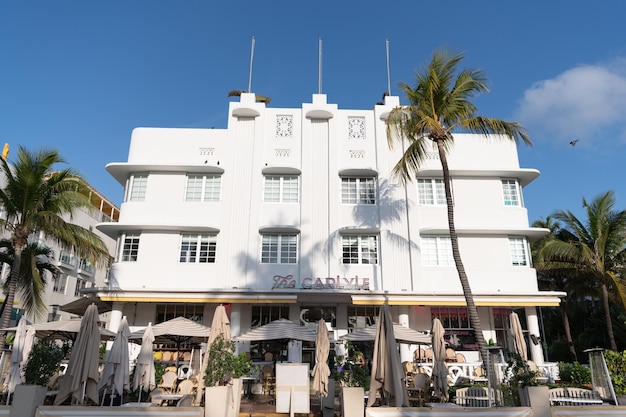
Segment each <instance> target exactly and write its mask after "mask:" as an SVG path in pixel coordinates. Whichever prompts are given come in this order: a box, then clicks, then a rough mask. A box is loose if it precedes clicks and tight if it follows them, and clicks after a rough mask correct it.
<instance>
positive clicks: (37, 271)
mask: <svg viewBox="0 0 626 417" xmlns="http://www.w3.org/2000/svg"><path fill="white" fill-rule="evenodd" d="M14 255H15V253H14V250H13V246H11V241H10V240H8V239H2V240H0V264H2V263H5V264H7V265H12V264H13V256H14ZM53 257H54V254H53V252H52V249H50V248H49V247H47V246H42V245H38V244H37V243H29V244H27V245H26V246H25V247H24V250H23V251H22V261H21V265H20V275H19V278H18V282H17V287H16V294H18V295H20V299H21V300H22V303H23V305H24V310H26V312H27V313H28V314H30V315H32V316H34V317H42V316H43V315H44V314H45V313H46V312H47V311H48V309H47V306H46V300H45V299H44V291H45V288H46V285H47V283H48V282H47V279H46V271H48V273H50V274H52V275H53V276H56V275H57V274H58V272H59V268H57V267H56V265H54V264H53V263H52V262H51V259H52V258H53ZM3 290H4V293H5V294H6V293H7V292H8V290H9V280H7V281H5V282H4V288H3ZM5 301H6V298H5ZM5 306H6V303H3V304H2V309H0V312H1V311H3V309H4V308H5ZM0 314H1V313H0Z"/></svg>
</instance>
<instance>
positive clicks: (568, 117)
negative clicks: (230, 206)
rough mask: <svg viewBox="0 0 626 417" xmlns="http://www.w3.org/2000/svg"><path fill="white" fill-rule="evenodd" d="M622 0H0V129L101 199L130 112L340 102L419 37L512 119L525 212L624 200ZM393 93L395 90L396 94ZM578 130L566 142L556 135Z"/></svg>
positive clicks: (421, 53) (122, 150)
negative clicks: (520, 133) (527, 143)
mask: <svg viewBox="0 0 626 417" xmlns="http://www.w3.org/2000/svg"><path fill="white" fill-rule="evenodd" d="M625 14H626V2H623V1H621V0H605V1H601V2H589V1H587V2H582V1H578V0H570V1H559V0H555V1H535V0H527V1H524V2H508V1H502V0H490V1H480V0H477V1H473V2H468V1H461V0H458V1H438V2H419V1H415V0H412V1H393V2H387V3H384V2H373V1H363V0H361V1H351V0H344V1H327V0H320V1H316V2H302V1H297V0H291V1H283V0H275V1H265V2H261V1H246V0H241V1H238V2H231V1H222V2H211V1H206V0H185V1H162V0H133V1H118V0H107V1H96V0H93V1H78V0H75V1H71V0H58V1H44V0H41V1H29V0H25V1H2V2H0V144H2V143H5V142H8V143H9V144H10V146H11V151H12V153H11V155H10V156H9V160H11V156H14V155H15V153H16V151H17V148H18V146H19V145H22V146H25V147H26V148H28V149H32V150H35V149H39V148H42V147H46V148H55V149H57V150H59V151H60V153H61V154H62V155H63V156H64V157H65V159H66V160H67V162H68V163H69V164H70V165H71V166H72V167H74V168H75V169H76V170H78V171H79V172H80V173H81V174H82V175H83V176H84V177H85V178H86V179H87V180H88V181H89V182H90V183H92V185H94V186H95V187H96V188H97V189H98V190H100V191H101V192H102V193H104V194H105V195H106V196H107V197H108V198H110V199H111V200H112V201H114V202H116V203H118V204H119V203H121V200H122V194H123V189H122V186H121V185H119V184H118V183H117V182H116V181H115V180H113V178H112V177H110V176H109V175H108V173H107V172H106V170H105V165H106V164H107V163H110V162H123V161H126V159H127V153H128V147H129V140H130V134H131V131H132V129H133V128H135V127H140V126H155V127H194V128H197V127H207V128H209V127H216V128H225V127H226V122H227V110H228V101H229V100H230V99H229V98H228V97H227V94H228V92H229V91H230V90H232V89H242V90H244V89H247V87H248V73H249V61H250V49H251V39H252V37H254V38H255V54H254V65H253V77H252V91H253V92H255V93H257V94H263V95H266V96H269V97H271V98H272V102H271V103H270V106H271V107H299V106H300V105H301V103H303V102H310V101H311V96H312V94H314V93H317V90H318V40H319V38H321V39H322V41H323V48H322V49H323V62H322V92H323V93H324V94H326V95H327V97H328V101H329V102H330V103H336V104H338V105H339V107H340V108H344V109H350V108H353V109H365V108H370V107H371V106H373V105H374V104H375V103H376V102H377V101H379V100H380V99H381V95H382V93H383V92H385V91H386V90H387V68H386V56H385V40H386V39H388V40H389V50H390V75H391V76H390V78H391V92H392V94H393V95H400V92H399V90H398V88H397V84H398V83H399V82H401V81H404V82H409V83H412V82H413V80H414V72H415V70H416V69H417V68H418V67H420V66H421V65H423V64H424V63H425V62H426V61H427V60H428V59H429V57H430V56H431V54H432V52H433V50H435V49H437V48H446V49H449V50H451V51H453V52H464V53H465V54H466V59H465V60H464V65H465V66H471V67H477V68H481V69H483V70H484V71H485V73H486V75H487V77H488V78H489V80H490V84H489V85H490V90H491V91H490V93H487V94H484V95H482V96H480V97H478V98H477V99H476V100H475V103H476V105H477V106H478V109H479V112H480V113H481V114H483V115H485V116H491V117H497V118H502V119H507V120H516V121H519V122H521V123H523V124H524V126H526V127H527V128H528V130H529V133H530V135H531V137H532V139H533V141H534V143H535V146H534V147H532V148H520V151H519V153H520V163H521V166H522V167H525V168H537V169H539V170H540V171H541V173H542V175H541V176H540V177H539V178H538V179H537V180H535V181H534V182H533V183H531V184H530V185H529V186H528V187H526V189H525V191H524V196H525V203H526V206H527V207H528V211H529V218H530V220H531V221H533V220H535V219H537V218H539V217H541V216H543V217H545V216H546V215H548V214H550V213H552V212H553V211H554V210H556V209H569V210H572V211H574V212H575V213H577V214H579V215H580V214H582V213H581V211H580V207H581V200H582V197H583V196H584V197H587V198H588V199H591V198H593V197H595V196H596V195H598V194H600V193H603V192H605V191H608V190H614V191H615V192H616V195H617V208H619V209H624V208H626V204H624V201H626V185H625V181H624V172H625V170H624V168H623V166H624V164H625V162H626V161H625V160H624V155H625V152H624V151H625V150H626V50H625V49H626V44H624V29H623V16H624V15H625ZM401 102H403V103H404V102H405V100H404V98H403V97H402V96H401ZM573 139H579V142H578V144H577V145H576V146H575V147H574V146H571V145H570V144H569V142H570V141H572V140H573Z"/></svg>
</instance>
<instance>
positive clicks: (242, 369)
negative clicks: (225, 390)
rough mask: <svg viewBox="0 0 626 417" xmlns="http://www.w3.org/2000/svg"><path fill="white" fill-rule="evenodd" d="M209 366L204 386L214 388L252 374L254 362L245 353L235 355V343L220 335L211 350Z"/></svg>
mask: <svg viewBox="0 0 626 417" xmlns="http://www.w3.org/2000/svg"><path fill="white" fill-rule="evenodd" d="M208 355H209V358H208V363H209V364H208V366H207V368H206V373H205V374H204V385H205V386H207V387H213V386H218V385H226V384H228V383H229V382H230V380H231V379H233V378H239V377H242V376H244V375H249V374H250V369H251V367H252V361H251V360H249V359H248V358H247V357H246V354H245V353H241V354H239V355H235V343H234V342H232V341H229V340H224V337H223V336H222V335H219V336H218V337H217V338H216V339H215V341H214V342H213V343H212V344H211V346H210V349H209V353H208Z"/></svg>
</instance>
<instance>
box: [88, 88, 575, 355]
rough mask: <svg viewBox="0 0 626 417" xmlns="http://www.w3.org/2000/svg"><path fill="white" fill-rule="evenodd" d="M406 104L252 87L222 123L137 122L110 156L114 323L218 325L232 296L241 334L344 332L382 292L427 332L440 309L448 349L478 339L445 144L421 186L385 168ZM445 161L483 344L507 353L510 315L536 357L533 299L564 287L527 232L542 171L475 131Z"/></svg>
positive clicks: (372, 312) (553, 300)
mask: <svg viewBox="0 0 626 417" xmlns="http://www.w3.org/2000/svg"><path fill="white" fill-rule="evenodd" d="M399 105H400V101H399V98H398V97H394V96H388V97H385V103H384V104H382V105H376V106H374V108H373V109H369V110H350V109H339V108H338V106H337V105H336V104H329V103H327V99H326V96H325V95H323V94H315V95H313V100H312V103H304V104H303V105H302V107H301V108H271V107H267V106H266V105H265V104H264V103H259V102H257V101H256V99H255V95H254V94H251V93H248V94H245V93H244V94H242V96H241V98H240V101H238V102H230V107H229V112H228V127H227V128H226V129H180V128H175V129H170V128H137V129H135V130H134V131H133V133H132V137H131V142H130V150H129V153H128V161H127V162H119V163H118V162H116V163H111V164H109V165H108V166H107V170H108V172H109V173H110V174H111V175H113V176H114V177H115V178H116V179H117V180H118V181H119V182H120V183H121V184H123V185H124V187H125V197H124V202H123V203H122V205H121V211H120V217H119V222H116V223H102V224H100V225H98V226H97V227H98V229H99V230H100V231H102V232H103V233H105V234H107V235H108V236H110V237H112V238H115V239H117V242H118V244H117V255H116V259H115V263H114V264H113V266H112V268H111V271H110V283H109V287H108V288H102V289H99V291H98V295H99V296H100V298H101V299H102V300H105V301H112V302H113V312H112V314H111V322H110V323H109V327H110V328H111V329H112V330H115V329H116V328H117V325H118V322H119V320H120V319H121V317H122V316H127V317H128V321H129V323H130V325H131V326H145V325H147V324H148V323H149V322H152V323H153V324H154V323H158V322H161V321H164V320H167V319H170V318H173V317H175V316H186V317H189V318H192V319H194V320H197V321H200V322H202V323H204V324H207V325H210V323H211V319H212V315H213V311H214V310H215V307H216V305H218V304H224V305H226V306H227V309H228V311H229V314H230V319H231V328H232V333H233V335H238V334H243V333H244V332H246V331H248V330H249V329H251V328H253V327H255V326H258V325H260V324H265V323H267V322H269V321H272V320H275V319H278V318H288V319H290V320H292V321H295V322H297V323H300V324H302V325H306V326H311V327H313V326H315V322H316V321H317V320H319V319H320V318H324V319H325V320H326V322H327V323H329V326H330V327H331V328H332V332H333V335H334V336H335V338H338V337H339V336H341V335H343V334H345V333H348V332H350V331H352V330H354V329H357V328H359V327H364V326H366V325H368V324H371V323H373V320H374V319H375V318H376V316H377V313H378V310H379V306H380V305H382V303H388V304H389V305H390V307H391V311H392V315H393V318H394V321H397V322H399V323H401V324H403V325H405V326H408V327H411V328H413V329H418V330H429V329H430V328H431V323H432V318H433V317H439V318H441V319H442V321H443V323H444V326H445V327H446V333H447V336H446V337H447V338H448V341H449V343H450V344H451V346H453V347H454V348H456V349H457V350H461V351H467V352H470V351H472V350H473V349H475V348H476V344H475V340H474V338H473V336H472V332H471V329H470V325H469V320H468V318H467V311H466V309H465V301H464V297H463V294H462V290H461V285H460V283H459V279H458V276H457V272H456V269H455V267H454V263H453V260H452V256H451V247H450V239H449V234H448V227H447V217H446V207H445V200H444V196H443V184H442V173H441V167H440V162H439V160H438V156H437V153H436V150H435V149H434V148H433V152H432V157H431V158H430V159H429V160H428V161H427V162H426V164H425V165H424V167H423V170H422V171H421V172H420V173H419V175H418V177H417V178H416V179H415V180H414V181H412V182H409V183H407V184H406V185H403V184H402V182H401V181H399V180H398V179H396V178H394V177H392V176H391V174H390V173H391V170H392V168H393V166H394V165H395V163H396V162H397V161H398V159H399V157H400V155H401V149H400V147H398V149H394V150H390V149H389V146H388V142H387V133H386V118H387V116H388V115H389V112H390V111H391V110H392V109H393V108H394V107H396V106H399ZM449 166H450V170H451V175H452V188H453V194H454V204H455V210H456V227H457V231H458V234H459V244H460V250H461V256H462V257H463V260H464V263H465V267H466V269H467V273H468V276H469V280H470V283H471V286H472V291H473V293H474V296H475V300H476V304H477V305H478V309H479V314H480V316H481V320H482V323H483V327H484V333H485V338H486V340H490V339H492V340H493V341H494V343H497V344H500V345H503V346H507V345H508V343H509V342H508V340H507V339H508V315H509V313H510V312H511V311H517V312H518V313H520V316H521V318H522V323H523V327H524V330H525V332H526V336H527V339H528V345H529V351H530V356H531V357H532V358H533V359H534V360H535V362H537V363H539V364H541V363H543V353H542V348H541V343H533V342H532V340H534V341H535V342H538V339H540V336H541V331H540V325H539V323H540V320H539V319H538V307H540V306H555V305H558V303H559V296H561V295H563V294H560V293H554V292H543V291H539V290H538V287H537V279H536V272H535V270H534V269H533V267H532V265H531V259H530V254H529V242H530V241H532V240H533V239H536V238H538V237H540V236H543V235H544V234H545V233H546V231H545V230H544V229H534V228H531V227H529V222H528V213H527V210H526V209H525V208H524V201H523V197H522V189H523V187H524V186H526V185H527V184H528V183H530V182H531V181H532V180H534V179H535V178H536V177H537V176H538V175H539V172H538V171H537V170H535V169H528V168H520V166H519V161H518V156H517V148H516V145H515V144H514V143H512V142H510V141H507V140H496V138H486V137H484V136H478V135H466V134H459V135H456V136H455V143H454V146H453V148H452V150H451V153H450V158H449ZM412 348H413V349H414V348H415V346H413V347H412ZM410 349H411V348H410V347H406V346H405V347H403V356H404V357H406V356H407V355H410ZM253 350H254V349H253ZM257 353H258V352H256V351H254V352H253V356H254V355H255V354H257ZM309 354H310V353H309V352H308V351H307V350H306V346H305V350H304V352H303V357H302V358H303V361H305V362H307V361H309V360H310V359H311V356H310V355H309ZM477 357H478V355H476V358H477Z"/></svg>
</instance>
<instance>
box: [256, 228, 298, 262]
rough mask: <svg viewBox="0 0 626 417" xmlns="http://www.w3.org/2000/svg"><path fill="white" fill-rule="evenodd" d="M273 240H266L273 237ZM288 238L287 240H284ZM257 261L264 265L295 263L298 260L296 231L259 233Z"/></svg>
mask: <svg viewBox="0 0 626 417" xmlns="http://www.w3.org/2000/svg"><path fill="white" fill-rule="evenodd" d="M273 238H275V240H274V241H266V240H267V239H273ZM287 238H289V240H293V241H287V242H284V240H286V239H287ZM260 246H261V247H260V253H259V261H260V263H261V264H265V265H297V264H298V263H299V262H300V257H299V251H300V239H299V234H298V233H274V232H272V233H261V245H260Z"/></svg>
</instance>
